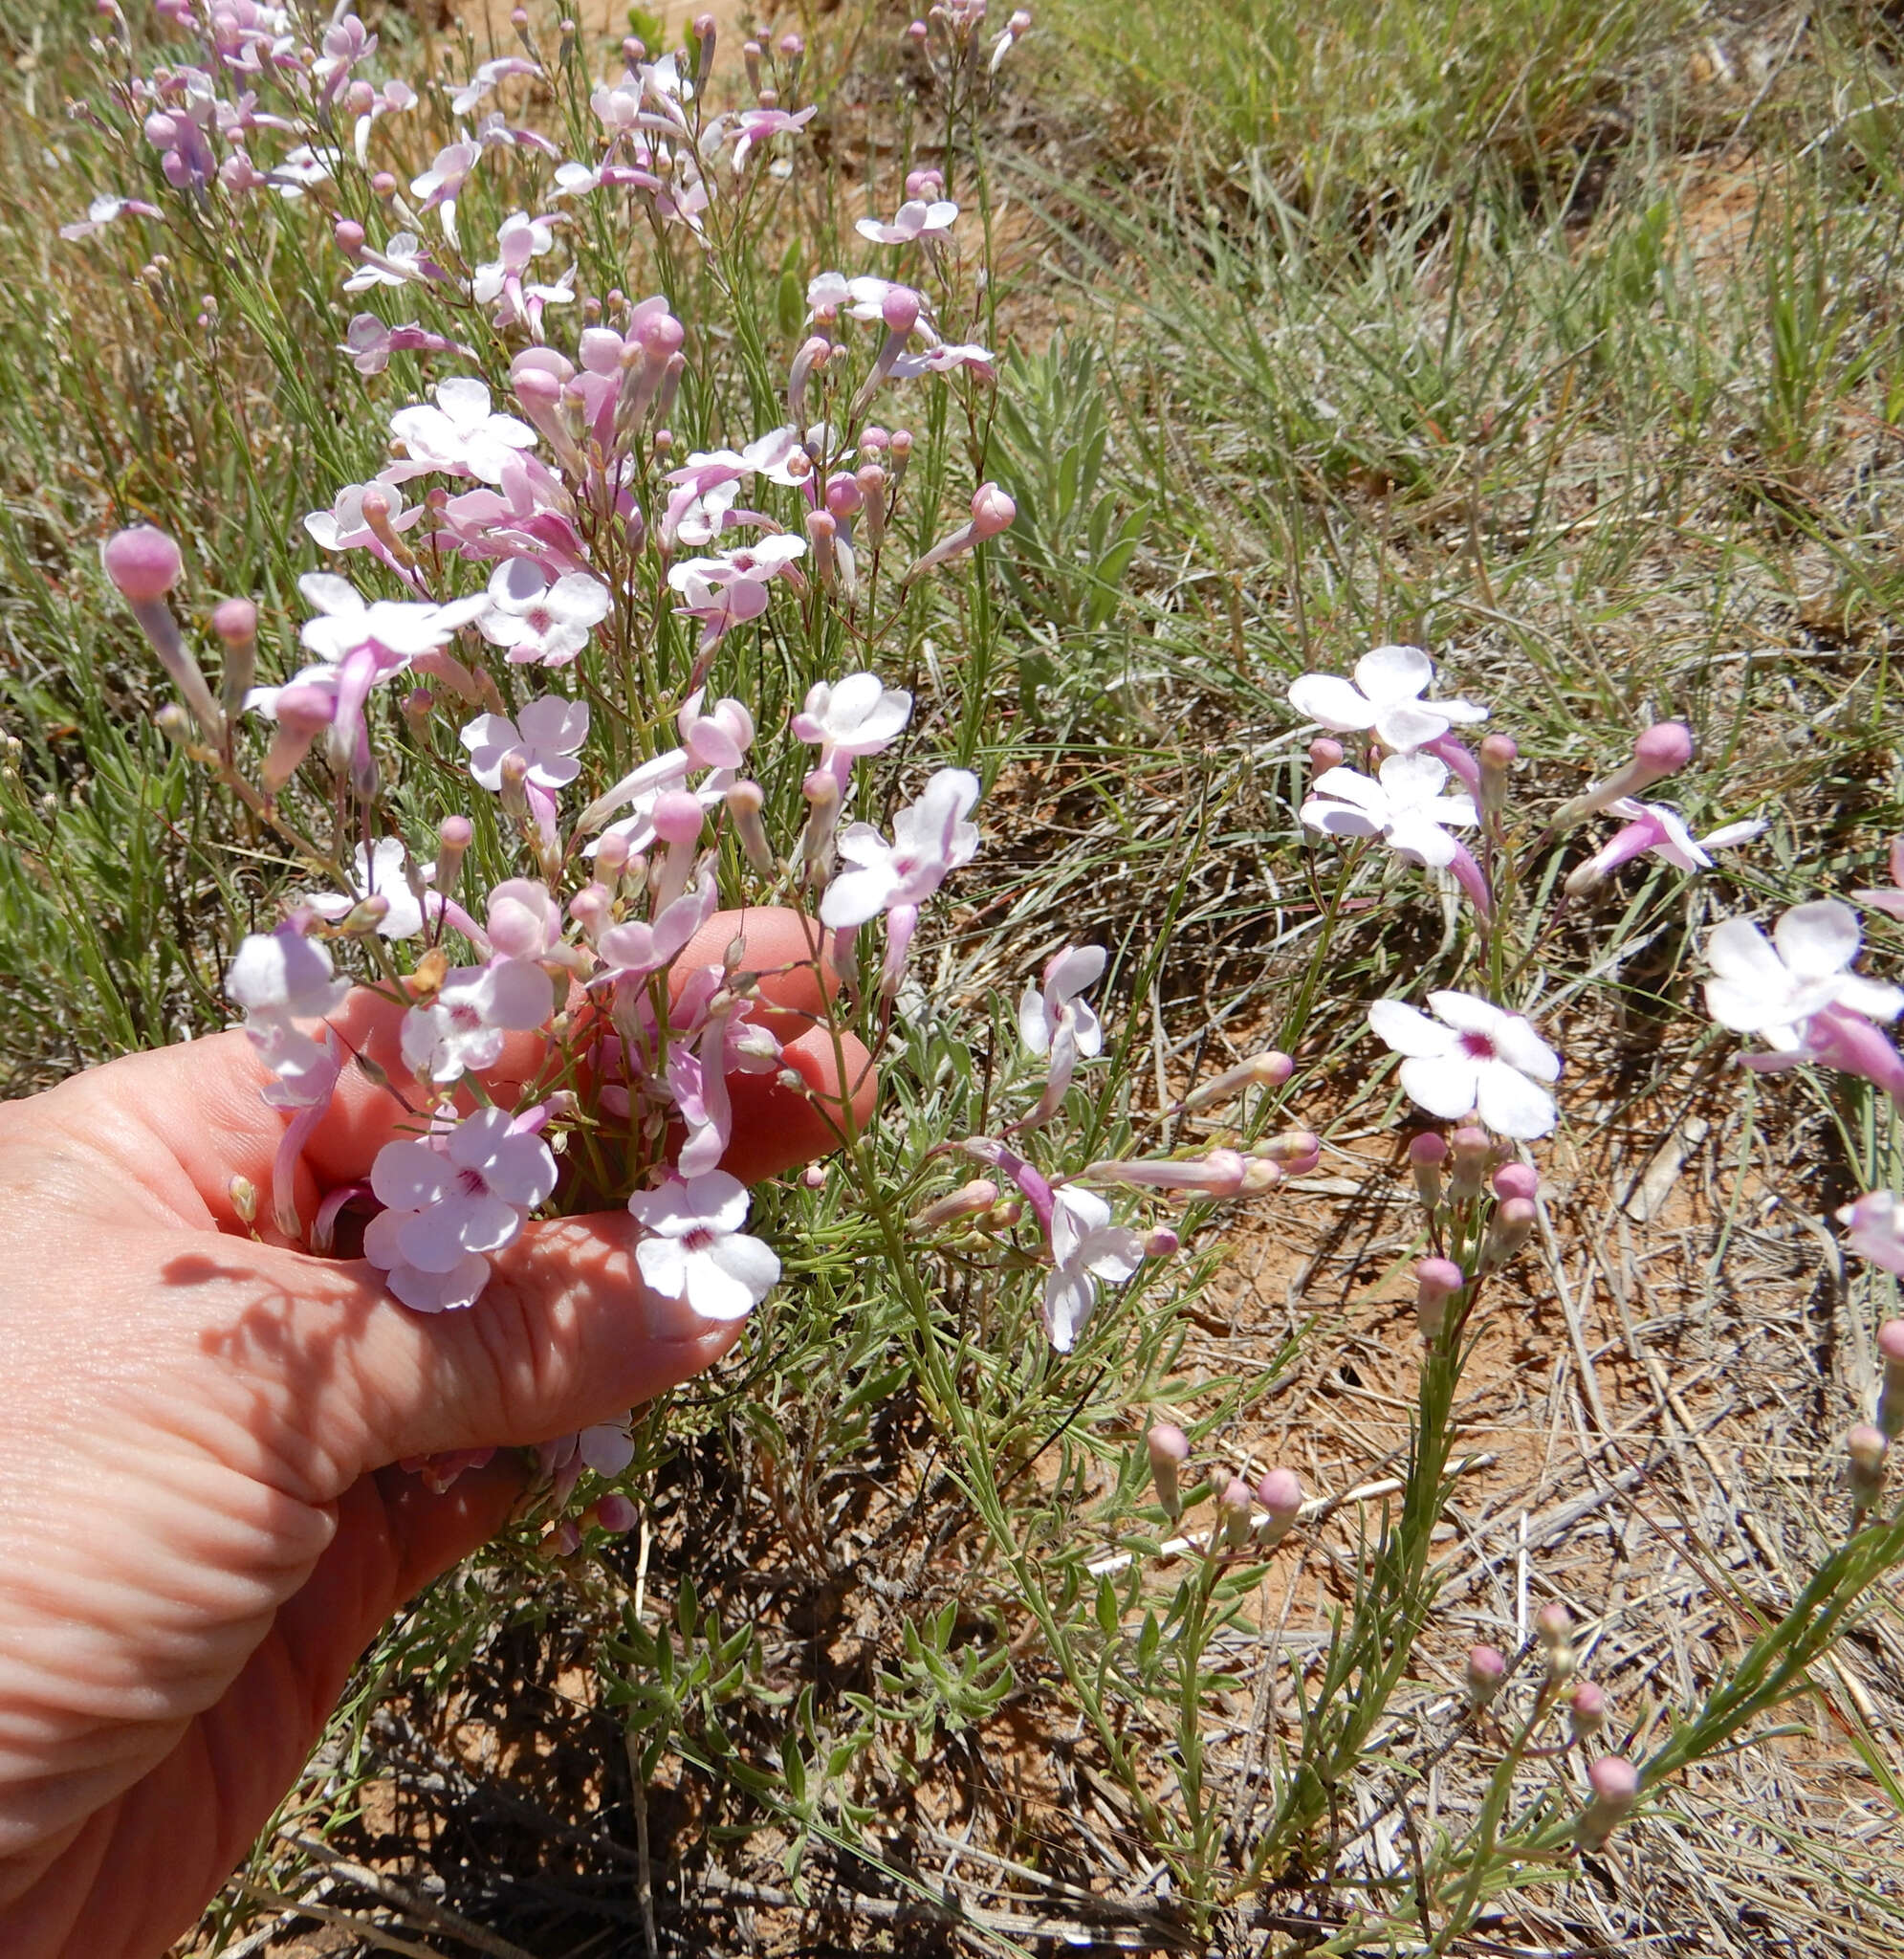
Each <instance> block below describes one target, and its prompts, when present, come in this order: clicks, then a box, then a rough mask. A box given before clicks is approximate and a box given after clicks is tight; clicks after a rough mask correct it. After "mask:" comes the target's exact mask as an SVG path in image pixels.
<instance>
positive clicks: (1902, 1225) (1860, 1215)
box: [1838, 1190, 1904, 1275]
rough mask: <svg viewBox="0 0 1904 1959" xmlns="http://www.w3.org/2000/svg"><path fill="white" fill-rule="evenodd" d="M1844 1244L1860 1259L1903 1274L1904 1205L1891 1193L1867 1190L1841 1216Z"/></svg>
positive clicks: (1841, 1212) (1846, 1207)
mask: <svg viewBox="0 0 1904 1959" xmlns="http://www.w3.org/2000/svg"><path fill="white" fill-rule="evenodd" d="M1838 1222H1840V1223H1841V1224H1845V1225H1848V1226H1849V1230H1848V1231H1847V1232H1846V1234H1845V1244H1847V1245H1848V1246H1849V1248H1850V1249H1851V1250H1852V1251H1854V1252H1856V1253H1857V1255H1858V1256H1859V1258H1861V1259H1869V1260H1870V1261H1871V1264H1872V1265H1874V1266H1883V1267H1884V1269H1885V1270H1886V1271H1887V1272H1896V1273H1898V1274H1900V1275H1904V1206H1900V1205H1899V1204H1898V1201H1897V1200H1896V1199H1895V1198H1894V1197H1893V1196H1892V1194H1891V1193H1890V1192H1889V1191H1888V1190H1874V1191H1868V1192H1867V1193H1866V1194H1865V1195H1864V1196H1863V1197H1861V1198H1860V1199H1858V1200H1857V1201H1856V1202H1855V1203H1852V1204H1847V1205H1846V1206H1845V1208H1844V1209H1843V1210H1842V1211H1840V1212H1839V1213H1838Z"/></svg>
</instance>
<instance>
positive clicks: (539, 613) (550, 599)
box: [476, 558, 615, 667]
mask: <svg viewBox="0 0 1904 1959" xmlns="http://www.w3.org/2000/svg"><path fill="white" fill-rule="evenodd" d="M614 608H615V597H614V594H613V593H612V592H610V591H609V589H608V587H607V586H606V585H604V584H603V583H602V582H601V580H599V579H593V578H590V577H589V576H588V574H587V573H586V572H581V571H569V572H564V573H563V574H562V575H561V577H560V578H558V579H556V580H555V581H553V582H551V581H550V580H549V579H548V578H546V577H545V576H544V574H543V572H542V569H541V567H540V566H539V565H538V564H537V563H536V561H535V560H534V559H533V558H511V559H508V560H506V561H504V562H503V563H501V564H499V565H497V566H496V568H495V570H494V571H493V572H492V574H491V576H490V583H489V595H488V603H487V604H486V605H485V606H484V608H483V610H482V611H481V612H480V613H478V614H477V616H476V630H477V631H478V632H480V633H481V634H482V636H483V637H484V638H485V639H486V640H488V641H489V643H490V644H491V645H492V646H495V647H506V648H507V649H509V660H510V664H511V665H512V666H528V665H531V664H534V663H539V664H540V665H542V666H544V667H566V666H567V665H568V664H569V662H570V661H571V660H573V659H574V658H575V656H576V655H577V654H578V653H579V652H580V651H581V649H583V648H584V647H585V646H586V645H587V644H588V636H589V634H590V633H591V632H593V631H594V630H595V628H596V627H598V626H600V625H601V624H602V621H603V620H604V619H606V618H607V616H608V615H609V613H610V612H611V611H613V610H614Z"/></svg>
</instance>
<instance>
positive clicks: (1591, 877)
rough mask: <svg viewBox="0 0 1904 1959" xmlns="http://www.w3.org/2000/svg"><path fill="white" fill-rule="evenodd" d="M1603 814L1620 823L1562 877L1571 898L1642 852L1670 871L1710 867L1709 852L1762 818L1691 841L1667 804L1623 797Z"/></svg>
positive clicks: (1750, 832)
mask: <svg viewBox="0 0 1904 1959" xmlns="http://www.w3.org/2000/svg"><path fill="white" fill-rule="evenodd" d="M1607 813H1608V814H1609V816H1617V817H1622V818H1624V819H1625V827H1624V828H1622V829H1618V830H1615V831H1614V832H1613V834H1612V836H1610V837H1609V839H1608V840H1607V842H1606V843H1604V844H1603V845H1601V847H1600V848H1599V849H1598V850H1596V851H1595V852H1594V853H1593V855H1592V856H1591V857H1589V858H1587V861H1586V862H1585V863H1584V864H1582V865H1579V866H1577V867H1576V868H1575V869H1574V870H1573V871H1572V872H1571V874H1570V875H1569V876H1568V878H1567V881H1566V890H1567V891H1568V894H1569V895H1571V896H1573V897H1578V896H1580V894H1581V893H1582V892H1583V891H1591V890H1592V889H1593V887H1594V886H1595V885H1597V884H1599V883H1600V882H1601V881H1602V880H1603V879H1604V878H1606V877H1607V876H1609V874H1610V873H1611V872H1613V871H1615V870H1617V869H1619V867H1620V866H1621V865H1622V864H1628V863H1630V862H1631V861H1632V859H1633V858H1635V857H1640V856H1644V855H1645V854H1646V853H1647V852H1648V851H1652V853H1653V854H1654V855H1655V856H1658V857H1663V858H1664V859H1665V860H1666V861H1667V863H1669V864H1670V865H1672V866H1673V868H1674V869H1675V870H1684V871H1699V870H1710V869H1712V866H1713V860H1712V858H1711V857H1710V856H1709V855H1708V854H1707V853H1708V852H1709V851H1712V850H1723V849H1727V848H1729V847H1731V846H1732V845H1734V844H1742V843H1744V842H1745V841H1746V840H1747V839H1748V838H1750V837H1756V836H1757V835H1758V834H1759V833H1760V831H1761V830H1762V829H1763V828H1764V827H1765V825H1764V824H1763V823H1762V822H1751V823H1728V824H1723V825H1720V826H1719V827H1718V829H1716V830H1714V831H1712V832H1711V833H1710V834H1709V835H1707V836H1703V837H1700V838H1698V839H1697V840H1695V838H1694V836H1693V833H1692V831H1691V830H1689V829H1688V828H1687V827H1686V822H1685V819H1684V818H1683V817H1682V816H1681V815H1680V814H1679V812H1678V811H1677V810H1676V809H1674V807H1673V806H1672V805H1671V804H1670V803H1635V802H1633V801H1632V799H1631V798H1630V797H1626V796H1623V797H1620V798H1619V799H1618V800H1617V801H1615V802H1612V803H1609V804H1608V805H1607Z"/></svg>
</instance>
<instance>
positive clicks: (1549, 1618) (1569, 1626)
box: [1534, 1598, 1577, 1686]
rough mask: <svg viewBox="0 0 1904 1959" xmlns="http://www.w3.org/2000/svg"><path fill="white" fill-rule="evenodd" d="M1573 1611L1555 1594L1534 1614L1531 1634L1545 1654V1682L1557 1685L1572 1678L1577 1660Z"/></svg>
mask: <svg viewBox="0 0 1904 1959" xmlns="http://www.w3.org/2000/svg"><path fill="white" fill-rule="evenodd" d="M1572 1635H1573V1615H1572V1614H1571V1613H1570V1612H1568V1611H1567V1609H1566V1607H1565V1605H1563V1604H1562V1603H1561V1602H1560V1600H1559V1599H1558V1598H1554V1599H1550V1600H1549V1601H1548V1602H1547V1603H1546V1604H1545V1605H1543V1606H1542V1608H1541V1609H1540V1611H1539V1612H1537V1613H1536V1614H1535V1615H1534V1637H1535V1638H1536V1639H1537V1640H1540V1642H1541V1650H1542V1652H1543V1654H1544V1655H1545V1656H1546V1666H1547V1682H1548V1684H1549V1685H1550V1686H1558V1685H1560V1684H1561V1683H1562V1682H1563V1681H1566V1680H1571V1679H1572V1678H1573V1669H1574V1666H1575V1664H1576V1663H1577V1662H1576V1660H1575V1655H1574V1650H1573V1638H1572Z"/></svg>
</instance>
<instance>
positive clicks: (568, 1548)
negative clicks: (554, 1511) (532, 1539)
mask: <svg viewBox="0 0 1904 1959" xmlns="http://www.w3.org/2000/svg"><path fill="white" fill-rule="evenodd" d="M580 1549H581V1532H580V1530H577V1529H576V1527H575V1526H574V1525H573V1524H572V1523H570V1522H569V1520H568V1519H567V1518H566V1517H564V1518H563V1519H562V1521H561V1522H560V1523H559V1524H554V1525H551V1526H550V1528H549V1529H548V1530H545V1531H543V1533H542V1536H541V1539H540V1541H539V1542H538V1543H537V1545H536V1550H537V1551H539V1552H541V1553H542V1555H543V1556H544V1557H573V1556H574V1555H575V1554H576V1552H579V1551H580Z"/></svg>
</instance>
